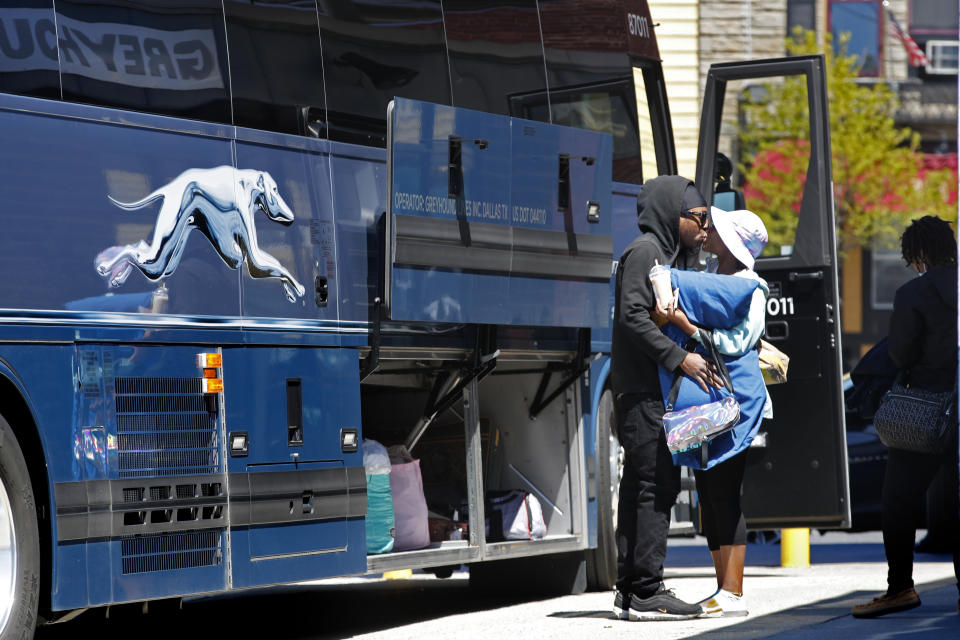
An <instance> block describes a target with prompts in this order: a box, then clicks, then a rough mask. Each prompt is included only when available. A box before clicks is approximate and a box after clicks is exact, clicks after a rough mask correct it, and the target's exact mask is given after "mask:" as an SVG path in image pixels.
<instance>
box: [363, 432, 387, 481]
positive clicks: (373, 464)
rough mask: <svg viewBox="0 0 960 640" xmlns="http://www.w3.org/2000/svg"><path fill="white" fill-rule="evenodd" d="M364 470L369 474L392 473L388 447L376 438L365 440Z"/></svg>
mask: <svg viewBox="0 0 960 640" xmlns="http://www.w3.org/2000/svg"><path fill="white" fill-rule="evenodd" d="M363 471H364V473H366V474H367V475H368V476H373V475H376V474H378V473H390V455H389V454H388V453H387V448H386V447H385V446H383V445H382V444H380V443H379V442H377V441H376V440H366V439H364V441H363Z"/></svg>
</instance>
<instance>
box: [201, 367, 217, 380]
mask: <svg viewBox="0 0 960 640" xmlns="http://www.w3.org/2000/svg"><path fill="white" fill-rule="evenodd" d="M203 377H204V378H216V377H217V370H216V369H204V370H203Z"/></svg>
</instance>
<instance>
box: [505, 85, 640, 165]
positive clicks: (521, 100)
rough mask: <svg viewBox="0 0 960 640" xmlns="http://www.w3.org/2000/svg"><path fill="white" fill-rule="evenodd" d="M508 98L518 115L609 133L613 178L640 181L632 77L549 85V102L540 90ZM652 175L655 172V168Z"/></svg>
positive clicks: (635, 105)
mask: <svg viewBox="0 0 960 640" xmlns="http://www.w3.org/2000/svg"><path fill="white" fill-rule="evenodd" d="M512 100H513V102H514V113H516V115H518V116H520V117H522V118H527V119H529V120H543V121H547V120H548V119H549V120H550V121H552V122H553V123H554V124H562V125H564V126H568V127H577V128H578V129H589V130H591V131H600V132H602V133H609V134H611V135H612V136H613V179H614V180H615V181H617V182H629V183H632V184H642V183H643V168H642V166H641V159H640V140H639V139H638V138H637V103H636V98H635V97H634V87H633V80H632V78H631V79H627V80H623V81H618V82H607V83H602V84H596V85H590V86H586V87H574V88H571V89H556V88H553V87H552V86H551V88H550V100H549V103H548V102H547V96H545V95H544V94H543V92H538V93H536V94H528V95H524V96H516V97H514V98H513V99H512ZM653 175H654V176H656V175H657V174H656V172H654V173H653Z"/></svg>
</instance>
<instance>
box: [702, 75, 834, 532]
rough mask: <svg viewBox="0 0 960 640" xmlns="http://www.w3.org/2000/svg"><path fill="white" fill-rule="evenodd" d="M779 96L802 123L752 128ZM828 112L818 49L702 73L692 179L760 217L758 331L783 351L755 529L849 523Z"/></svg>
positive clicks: (765, 431)
mask: <svg viewBox="0 0 960 640" xmlns="http://www.w3.org/2000/svg"><path fill="white" fill-rule="evenodd" d="M777 97H787V99H791V100H797V101H800V102H801V103H805V104H806V105H807V110H806V111H807V118H806V121H803V122H793V123H790V122H783V123H778V125H777V126H776V127H774V128H775V129H777V130H776V131H771V130H770V128H769V127H768V128H767V129H765V130H761V129H760V128H759V127H757V126H755V125H756V124H757V119H756V114H757V112H758V111H757V110H759V109H765V108H766V109H768V108H769V106H770V101H771V100H773V99H777ZM827 113H828V112H827V95H826V75H825V68H824V60H823V57H822V56H804V57H794V58H783V59H775V60H762V61H754V62H744V63H731V64H719V65H713V66H712V67H711V68H710V71H709V73H708V75H707V83H706V88H705V92H704V102H703V112H702V114H701V123H700V143H699V149H698V157H697V176H696V178H697V185H698V186H699V187H700V189H701V190H702V191H703V193H704V194H705V195H707V196H708V199H709V198H711V197H712V201H713V204H714V205H715V206H718V207H720V208H723V209H728V210H729V209H733V208H741V207H745V208H747V209H749V210H751V211H753V212H754V213H756V214H758V215H759V216H760V217H761V218H762V219H763V220H764V223H765V224H766V226H767V231H768V234H769V236H770V241H769V243H768V244H767V246H766V249H765V250H764V252H763V254H762V255H761V257H760V258H759V259H758V260H757V263H756V271H757V272H758V273H759V274H760V276H761V277H763V278H764V279H765V280H766V281H767V283H768V285H769V287H770V293H769V297H768V299H767V318H766V336H765V338H766V340H768V341H769V342H771V343H772V344H774V345H776V346H777V347H778V348H779V349H781V350H782V351H784V352H785V353H786V354H787V355H788V356H789V357H790V366H789V371H788V376H787V377H788V380H787V382H786V383H783V384H779V385H774V386H770V387H768V391H769V392H770V396H771V398H772V400H773V414H774V417H773V420H765V421H764V423H763V425H762V426H761V432H760V434H759V435H758V437H757V439H756V440H755V442H754V444H753V446H751V448H750V449H749V450H748V452H747V456H748V458H747V472H746V478H745V481H744V489H743V511H744V514H745V515H746V517H747V524H748V526H750V527H752V528H755V529H757V528H759V529H775V528H783V527H817V528H826V527H846V526H849V523H850V500H849V493H850V492H849V484H848V479H847V452H846V435H845V431H844V414H843V395H842V385H841V375H842V374H841V359H840V326H839V314H838V283H837V251H836V238H835V235H834V228H835V226H834V213H833V178H832V170H831V163H830V132H829V120H828V116H827ZM728 160H729V163H728V162H727V161H728ZM727 165H729V166H727ZM754 168H756V169H757V170H756V171H754V170H752V169H754ZM769 181H774V183H775V184H773V186H771V185H770V184H769Z"/></svg>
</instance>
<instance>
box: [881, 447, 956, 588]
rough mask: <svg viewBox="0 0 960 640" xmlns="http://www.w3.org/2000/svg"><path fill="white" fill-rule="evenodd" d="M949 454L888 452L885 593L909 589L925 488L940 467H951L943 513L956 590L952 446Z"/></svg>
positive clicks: (884, 547) (884, 486) (884, 480)
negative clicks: (947, 518)
mask: <svg viewBox="0 0 960 640" xmlns="http://www.w3.org/2000/svg"><path fill="white" fill-rule="evenodd" d="M951 449H952V451H951V453H950V454H947V455H943V456H935V455H929V454H924V453H915V452H913V451H903V450H901V449H890V456H889V458H887V469H886V473H885V474H884V477H883V549H884V551H885V552H886V554H887V567H888V569H887V585H888V592H889V593H897V592H899V591H903V590H904V589H909V588H910V587H912V586H913V546H914V545H913V543H914V539H915V537H916V533H917V525H918V524H921V522H920V515H921V509H922V507H923V504H924V503H925V499H924V496H925V494H926V491H927V487H929V486H930V483H931V482H932V481H933V478H934V476H936V475H937V471H939V470H940V467H941V466H942V465H952V469H951V470H950V471H951V472H952V473H951V475H952V477H953V478H954V481H953V488H952V491H949V490H948V492H947V493H948V494H949V495H950V496H951V499H950V504H949V505H948V507H947V511H948V512H949V513H951V514H953V518H952V520H951V522H950V526H949V531H948V532H947V534H948V539H949V540H952V541H953V543H954V549H953V568H954V571H955V573H956V576H957V588H960V555H958V551H960V517H958V515H957V484H956V477H957V475H956V472H955V471H956V467H957V454H956V445H953V446H952V447H951Z"/></svg>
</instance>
